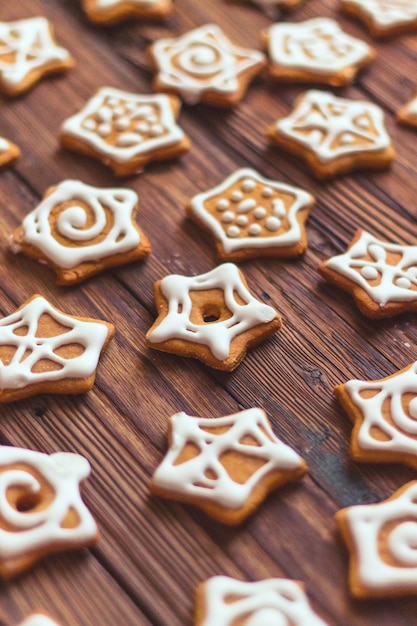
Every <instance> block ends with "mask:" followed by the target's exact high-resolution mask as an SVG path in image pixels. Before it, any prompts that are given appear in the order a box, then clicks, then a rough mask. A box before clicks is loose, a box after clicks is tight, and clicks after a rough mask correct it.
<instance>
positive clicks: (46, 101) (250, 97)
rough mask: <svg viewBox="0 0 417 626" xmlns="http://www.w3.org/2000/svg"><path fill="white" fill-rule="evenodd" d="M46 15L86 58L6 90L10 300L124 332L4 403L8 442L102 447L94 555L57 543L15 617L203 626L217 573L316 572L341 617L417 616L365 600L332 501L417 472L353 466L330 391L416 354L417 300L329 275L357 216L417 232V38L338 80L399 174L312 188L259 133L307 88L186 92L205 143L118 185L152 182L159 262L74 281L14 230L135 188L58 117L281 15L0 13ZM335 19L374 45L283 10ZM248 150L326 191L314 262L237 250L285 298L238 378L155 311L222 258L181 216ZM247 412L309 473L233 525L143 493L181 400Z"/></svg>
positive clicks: (4, 610) (313, 226) (248, 11)
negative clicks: (95, 362)
mask: <svg viewBox="0 0 417 626" xmlns="http://www.w3.org/2000/svg"><path fill="white" fill-rule="evenodd" d="M36 15H45V16H46V17H48V18H50V19H51V20H52V22H53V24H54V25H55V29H56V33H57V38H58V40H59V42H60V43H61V44H62V45H64V46H66V47H67V48H68V49H69V50H70V51H71V52H72V54H73V56H74V58H75V61H76V66H75V67H74V69H73V70H71V71H70V72H68V73H67V74H66V75H63V76H60V77H56V78H51V79H47V80H44V81H42V82H41V83H40V84H39V85H38V86H36V88H34V89H33V90H31V91H30V92H29V93H27V94H26V95H25V96H23V97H19V98H15V99H8V98H3V99H2V101H1V118H0V134H1V135H3V136H5V137H8V138H9V139H11V140H13V141H15V142H16V143H17V144H18V145H19V146H20V147H21V149H22V157H21V158H20V159H19V161H18V162H17V163H16V165H15V166H14V167H12V168H8V169H6V170H4V171H2V173H1V175H0V210H1V216H2V219H1V221H0V242H1V245H0V248H1V252H0V254H1V267H2V272H1V275H0V287H1V290H0V312H1V314H2V315H8V314H10V313H11V312H13V311H14V310H15V308H16V307H17V306H19V305H20V304H21V303H22V302H23V301H24V300H26V299H27V298H28V297H30V296H31V295H33V294H34V293H41V294H43V295H44V296H45V297H47V298H48V299H50V300H51V302H52V303H54V304H55V305H56V306H58V307H59V308H61V309H63V310H65V311H67V312H68V313H73V314H80V315H85V316H89V317H98V318H102V319H106V320H109V321H112V322H113V323H114V324H115V326H116V329H117V332H116V336H115V339H114V341H113V342H112V344H111V345H110V347H109V348H108V350H107V352H106V353H105V355H104V357H103V358H102V360H101V363H100V365H99V369H98V375H97V380H96V385H95V387H94V388H93V390H92V391H90V392H89V393H87V394H84V395H81V396H77V397H66V396H52V395H51V396H49V395H44V396H38V397H34V398H31V399H29V400H25V401H20V402H16V403H14V404H10V405H3V406H2V407H1V409H0V412H1V421H0V441H1V443H2V444H7V445H14V446H21V447H28V448H31V449H35V450H41V451H44V452H48V453H51V452H53V451H57V450H66V451H76V452H79V453H81V454H83V455H85V456H86V457H87V458H88V459H89V461H90V463H91V465H92V476H91V478H90V479H89V480H88V482H87V483H86V485H85V489H84V491H83V493H84V498H85V501H86V502H87V504H88V506H89V508H90V509H91V511H92V512H93V514H94V516H95V517H96V519H97V521H98V523H99V526H100V530H101V541H100V542H99V543H98V545H97V547H95V548H94V549H92V550H90V551H87V550H81V551H79V552H73V553H63V554H60V555H58V556H56V557H50V558H46V559H44V560H43V561H42V562H40V563H39V564H38V565H37V566H35V567H34V568H32V569H31V570H30V571H28V572H27V573H26V574H25V575H23V576H20V577H18V578H16V579H14V580H12V581H11V582H8V583H1V600H0V622H1V624H2V626H3V624H4V626H14V625H15V624H17V623H18V622H19V621H20V620H22V619H23V618H24V617H25V616H27V615H28V614H29V613H30V612H31V611H33V610H39V609H43V610H46V611H48V612H49V613H50V614H51V615H52V616H53V617H55V618H56V619H57V620H58V621H60V622H62V625H63V626H78V625H79V626H116V625H117V626H119V625H123V626H138V625H139V624H140V625H144V626H145V625H149V624H152V625H153V626H179V625H185V624H191V623H192V614H193V604H194V600H193V594H194V589H195V587H196V585H197V584H198V583H200V582H202V581H204V580H206V579H207V578H208V577H210V576H213V575H217V574H227V575H230V576H234V577H237V578H241V579H245V580H258V579H262V578H269V577H275V576H276V577H288V578H293V579H297V580H302V581H304V582H305V584H306V590H307V592H308V595H309V598H310V599H311V601H312V603H313V605H314V607H315V608H316V610H317V612H318V613H319V614H320V615H321V616H322V617H323V619H325V620H327V621H328V622H329V624H337V625H339V626H370V625H378V626H402V625H404V626H405V625H407V626H411V625H414V624H416V623H417V617H416V615H417V601H416V600H415V599H412V598H407V599H399V600H381V601H354V600H352V599H351V597H350V594H349V591H348V587H347V566H348V557H347V552H346V550H345V547H344V545H343V544H342V541H341V539H340V537H339V535H338V533H337V531H336V529H335V523H334V514H335V513H336V511H337V510H338V509H340V508H342V507H344V506H348V505H351V504H356V503H373V502H377V501H380V500H382V499H385V498H386V497H388V496H389V495H391V493H392V492H393V491H394V490H395V489H396V488H398V487H400V486H401V485H402V484H404V483H405V482H406V481H408V480H412V479H413V478H415V472H413V471H412V470H411V469H407V468H406V467H403V466H399V465H385V466H383V465H373V464H367V465H364V464H359V463H356V462H353V461H352V460H350V458H349V454H348V448H349V439H350V432H351V424H350V421H349V419H348V418H347V416H346V415H344V414H343V413H342V410H341V408H340V407H339V406H338V404H337V403H336V402H335V400H334V399H333V396H332V390H333V387H334V386H335V385H336V384H337V383H340V382H345V381H346V380H348V379H350V378H364V379H376V378H380V377H383V376H387V375H389V374H391V373H393V372H395V371H396V370H397V369H400V368H402V367H404V366H406V365H408V364H409V363H411V362H413V361H414V360H415V359H416V350H415V342H416V341H417V326H416V324H415V322H414V316H412V315H408V316H402V317H398V318H395V319H392V320H387V321H382V322H378V323H373V322H370V321H368V320H367V319H365V318H364V317H363V316H362V315H361V314H360V313H359V312H358V310H357V309H356V307H355V305H354V303H353V301H352V299H351V298H350V297H349V296H348V295H346V294H344V293H342V292H340V291H338V290H336V289H335V288H333V287H331V286H330V285H329V284H326V283H324V282H323V280H321V279H320V277H319V275H318V273H317V270H316V267H317V264H318V263H319V261H320V260H322V259H323V258H327V257H328V256H330V255H332V254H335V253H337V252H339V251H342V250H344V249H345V247H346V245H347V243H348V242H349V240H350V239H351V237H352V235H353V233H354V231H355V230H356V229H357V228H358V227H363V228H365V229H368V230H370V231H371V232H372V233H373V234H375V235H376V236H379V237H381V238H385V239H387V240H392V241H396V242H403V243H414V242H415V236H416V223H415V214H416V208H415V197H416V191H415V189H416V185H417V182H416V181H417V179H416V176H417V166H416V157H417V148H416V134H415V132H413V131H412V130H410V129H407V128H405V127H400V126H399V125H398V124H397V123H396V121H395V116H394V114H395V111H396V110H397V109H398V107H399V106H400V105H401V104H403V103H404V102H405V101H406V100H408V99H409V98H411V97H412V95H414V87H415V85H414V83H413V80H414V76H415V67H416V65H417V43H416V41H417V40H416V37H415V34H414V35H408V36H401V37H397V38H395V39H392V40H390V41H383V42H380V43H375V48H376V51H377V58H376V60H375V61H374V62H373V63H372V65H371V66H370V67H369V69H367V70H366V71H364V72H363V73H361V75H360V77H359V79H358V80H357V81H356V82H355V84H354V85H353V86H351V87H348V88H345V89H343V90H337V93H340V94H343V95H347V96H348V97H361V98H365V99H369V100H371V101H373V102H375V103H377V104H379V105H380V106H381V107H383V109H384V110H385V112H386V123H387V127H388V129H389V132H390V134H391V136H392V139H393V143H394V145H395V148H396V150H397V157H396V159H395V162H394V164H393V166H392V167H391V169H390V170H389V171H384V172H372V171H368V172H364V173H357V174H355V175H348V176H344V177H340V178H338V179H336V180H334V181H331V182H328V183H325V184H321V183H318V182H316V181H315V180H314V179H313V178H312V177H311V176H310V175H309V174H308V173H307V172H306V168H305V167H304V166H303V165H302V164H301V162H300V161H299V160H296V159H295V158H291V157H289V156H287V155H286V154H283V153H282V152H280V150H277V149H276V148H273V147H269V146H268V143H267V140H266V138H265V134H264V132H265V128H266V126H267V125H268V124H270V123H271V122H273V121H274V120H276V119H278V118H279V117H281V116H283V115H285V114H287V112H288V111H289V110H290V109H291V106H292V103H293V101H294V98H295V96H296V95H297V94H298V93H301V91H302V90H303V88H304V87H303V86H301V87H300V86H296V87H292V86H285V85H282V84H276V83H274V82H272V81H270V80H269V79H268V78H266V77H259V78H258V79H257V80H255V81H254V83H253V84H252V86H251V88H250V89H249V91H248V93H247V96H246V97H245V99H244V101H243V102H242V103H241V104H239V106H237V107H236V108H234V109H233V110H230V111H227V110H217V109H213V108H209V107H205V106H198V105H197V106H195V107H188V106H184V107H183V111H182V113H181V116H180V123H181V126H182V127H183V128H184V130H185V131H186V132H187V134H188V135H189V136H190V138H191V140H192V142H193V146H192V149H191V151H190V152H189V153H188V154H187V155H186V156H184V157H183V158H182V159H180V160H174V161H170V162H166V163H161V164H158V165H151V166H149V167H148V168H147V169H146V171H145V173H144V174H142V175H138V176H136V177H131V178H129V179H128V180H126V181H122V182H123V184H124V183H125V184H126V186H128V187H130V188H132V189H134V190H135V191H137V192H138V194H139V196H140V212H139V218H138V221H139V224H140V226H141V227H142V228H143V230H144V232H145V233H146V234H147V235H148V237H149V239H150V240H151V243H152V253H151V255H150V257H149V258H148V259H147V260H146V261H144V262H139V263H136V264H133V265H131V266H128V267H124V268H121V269H117V270H115V271H109V272H106V273H103V274H101V275H99V276H97V277H95V278H93V279H91V280H89V281H87V282H85V283H84V284H82V285H80V286H77V287H73V288H59V287H56V286H55V285H54V280H53V275H52V273H51V272H50V271H49V270H46V269H44V268H43V267H42V266H40V265H38V264H37V263H36V262H34V261H31V260H29V259H27V258H25V257H23V256H22V255H19V256H13V255H12V254H11V253H10V252H9V251H8V237H9V235H10V233H11V232H12V231H13V230H14V228H15V227H16V226H17V225H18V224H19V223H20V221H21V219H22V218H23V217H24V216H25V215H26V214H27V213H28V212H29V211H30V210H31V209H32V208H34V207H35V206H36V204H37V203H38V201H39V199H40V198H41V196H42V194H43V193H44V191H45V190H46V188H47V187H48V186H50V185H53V184H55V183H57V182H59V181H61V180H63V179H65V178H79V179H81V180H83V181H84V182H87V183H90V184H94V185H97V186H111V185H113V186H114V185H120V183H121V181H120V180H117V179H115V178H114V176H113V175H112V174H111V172H110V171H109V170H107V169H106V168H105V167H104V166H102V165H101V164H99V163H98V162H96V161H94V160H92V159H90V158H87V157H81V156H78V155H76V154H75V153H71V152H69V151H66V150H63V149H60V148H59V146H58V142H57V134H58V130H59V127H60V125H61V123H62V122H63V120H64V119H65V118H66V117H68V116H69V115H71V114H73V113H74V112H76V111H77V110H78V109H79V108H81V107H82V106H83V104H84V102H85V101H86V100H87V99H88V98H89V97H90V96H91V95H93V93H94V92H95V90H96V89H97V88H99V87H102V86H104V85H109V86H114V87H119V88H122V89H125V90H128V91H133V92H138V93H149V92H150V90H151V87H150V85H151V79H152V74H151V72H150V69H149V66H148V60H147V56H146V52H145V50H146V46H147V44H148V43H149V42H150V41H152V40H154V39H157V38H160V37H163V36H168V35H171V34H172V35H179V34H182V33H184V32H186V31H187V30H190V29H191V28H193V27H196V26H199V25H202V24H205V23H207V22H215V23H218V24H220V25H221V26H222V27H223V28H224V30H225V32H226V33H227V34H228V35H229V36H230V37H231V39H232V40H233V41H235V42H236V43H239V44H241V45H247V46H250V47H255V48H259V47H260V31H261V29H262V28H265V27H266V26H267V25H268V24H269V23H270V22H271V20H270V19H269V18H268V17H267V16H266V15H265V14H263V13H262V12H261V11H260V10H259V9H257V8H255V7H254V6H253V5H250V4H245V3H242V4H239V3H235V2H230V1H227V0H210V1H209V2H203V1H200V2H198V1H197V2H192V1H191V0H176V2H175V10H174V12H173V15H172V16H171V17H170V18H169V19H168V20H166V22H165V23H160V24H158V23H153V24H143V23H142V24H141V23H137V22H136V23H134V22H129V23H126V24H122V25H119V26H117V27H113V28H100V27H93V26H91V25H89V24H88V23H87V22H86V19H85V17H84V15H83V12H82V10H81V8H80V6H79V2H78V1H74V0H61V1H59V0H57V1H54V2H52V0H20V1H19V2H7V3H6V2H3V3H2V6H1V7H0V19H2V20H12V19H19V18H24V17H28V16H36ZM320 15H326V16H332V17H336V18H337V19H339V20H340V22H341V24H342V25H343V26H344V27H345V29H346V30H347V31H348V32H349V33H351V34H353V35H356V36H359V37H361V38H363V39H365V40H368V41H370V38H369V36H368V34H367V32H366V31H365V29H364V28H362V26H361V25H360V24H359V23H355V21H353V20H352V19H350V18H347V17H345V16H344V15H342V14H341V13H340V11H339V7H338V3H337V1H336V0H334V1H333V2H332V1H330V0H310V1H309V2H306V3H305V4H304V5H303V6H302V7H301V8H299V9H297V10H296V11H294V12H293V13H291V14H288V19H294V20H295V21H299V20H302V19H305V18H308V17H313V16H320ZM248 165H249V166H252V167H254V168H255V169H257V170H259V171H260V172H261V173H262V174H263V175H264V176H267V177H270V178H276V179H278V180H282V181H285V182H288V183H293V184H296V185H298V186H300V187H303V188H305V189H307V190H309V191H310V192H311V193H313V194H314V195H315V196H316V198H317V204H316V207H315V208H314V210H313V212H312V214H311V217H310V219H309V222H308V226H307V231H308V239H309V249H308V251H307V253H306V254H305V256H304V257H303V258H302V259H299V260H296V261H280V260H272V259H269V260H266V259H259V260H255V261H251V262H247V263H245V264H244V265H243V264H242V268H243V270H244V273H245V275H246V277H247V280H248V283H249V285H250V287H251V289H252V291H253V293H254V294H255V295H256V296H257V297H258V298H260V299H261V300H263V301H265V302H267V303H268V304H271V305H272V306H274V307H275V308H276V309H277V310H279V311H280V313H281V314H282V316H283V321H284V324H283V329H282V331H281V332H279V333H278V334H277V335H275V336H274V337H273V338H272V339H270V340H268V341H267V342H266V343H264V344H262V345H260V346H259V347H257V348H256V349H254V350H252V351H251V352H250V354H249V355H248V356H247V358H246V359H245V360H244V362H243V363H242V364H241V365H240V366H239V367H238V369H237V370H236V371H235V372H233V373H231V374H225V373H221V372H218V371H214V370H211V369H209V368H207V367H204V366H203V365H201V364H200V363H199V362H197V361H193V360H190V359H183V358H179V357H176V356H172V355H167V354H164V353H161V352H157V351H152V350H150V349H148V348H147V347H146V346H145V339H144V337H145V333H146V331H147V329H148V328H149V327H150V325H151V323H152V321H153V319H154V317H155V309H154V301H153V283H154V281H155V280H157V279H159V278H162V277H163V276H165V275H166V274H170V273H180V274H184V275H193V274H199V273H202V272H205V271H208V270H209V269H211V268H213V267H214V266H215V265H217V263H218V261H217V259H216V256H215V253H214V248H213V246H212V243H211V241H209V240H208V238H207V237H206V236H205V234H204V233H203V232H202V231H200V230H199V229H198V228H197V227H196V226H195V225H194V224H192V223H191V222H190V221H189V220H188V219H187V218H186V217H185V213H184V205H185V203H186V201H187V199H188V198H190V197H191V196H193V195H194V194H195V193H197V192H199V191H203V190H206V189H208V188H210V187H213V186H214V185H216V184H218V183H219V182H220V181H221V180H222V179H223V178H224V177H225V176H226V175H227V174H228V173H231V172H232V171H233V170H234V169H236V168H237V167H241V166H248ZM252 406H260V407H262V408H264V410H265V411H266V412H267V414H268V415H269V417H270V419H271V422H272V424H273V427H274V430H275V432H276V433H277V434H278V436H280V437H281V438H282V439H283V440H284V441H285V442H286V443H288V444H289V445H291V446H292V447H293V448H294V449H295V450H296V451H297V452H299V453H300V454H301V455H302V456H303V457H304V458H305V460H306V461H307V463H308V466H309V473H308V474H307V476H306V477H305V478H304V479H302V480H301V481H299V482H298V483H297V484H291V485H289V486H286V487H285V488H283V489H281V490H280V491H277V492H275V493H273V494H271V495H270V496H269V497H268V498H267V500H266V501H265V503H264V504H263V505H262V506H261V507H260V509H259V510H258V511H257V512H256V514H255V515H253V517H252V518H251V519H250V520H249V521H248V522H247V523H245V524H244V525H243V526H242V527H238V528H228V527H223V526H221V525H220V524H218V523H215V522H213V521H211V520H210V519H209V518H208V517H206V516H205V515H204V514H202V513H201V512H199V511H198V510H196V509H194V508H192V507H188V506H183V505H181V504H176V503H171V502H168V501H162V500H160V499H157V498H154V497H150V496H149V492H148V483H149V478H150V476H151V475H152V473H153V471H154V469H155V468H156V466H157V465H158V463H159V462H160V460H161V459H162V457H163V454H164V452H165V450H166V427H167V420H168V417H169V416H170V415H171V414H173V413H175V412H177V411H182V410H184V411H186V412H187V413H189V414H191V415H201V416H207V417H215V416H220V415H227V414H230V413H233V412H235V411H238V410H240V409H244V408H248V407H252ZM306 626H308V625H306Z"/></svg>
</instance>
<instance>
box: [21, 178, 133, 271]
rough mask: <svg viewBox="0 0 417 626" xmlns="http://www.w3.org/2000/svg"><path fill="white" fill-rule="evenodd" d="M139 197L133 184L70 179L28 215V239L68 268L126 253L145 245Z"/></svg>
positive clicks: (25, 228) (24, 230)
mask: <svg viewBox="0 0 417 626" xmlns="http://www.w3.org/2000/svg"><path fill="white" fill-rule="evenodd" d="M137 202H138V197H137V195H136V193H135V192H134V191H131V190H130V189H98V188H96V187H91V186H90V185H86V184H84V183H82V182H80V181H76V180H66V181H64V182H62V183H60V184H59V185H57V187H56V188H55V190H54V191H53V192H52V193H51V194H49V195H48V196H47V197H46V198H45V199H44V200H43V201H42V202H41V204H40V205H39V206H38V207H37V208H36V209H34V211H32V212H31V213H29V214H28V215H27V216H26V217H25V219H24V220H23V224H22V239H23V241H24V242H25V243H27V244H31V245H33V246H35V247H36V248H38V249H39V250H41V251H42V252H43V254H44V255H45V257H46V258H48V259H49V260H50V261H52V262H53V263H55V264H56V265H58V266H59V267H62V268H67V269H70V268H73V267H76V266H77V265H79V264H81V263H84V262H86V261H95V260H99V259H103V258H105V257H108V256H111V255H114V254H122V253H124V252H127V251H129V250H132V249H134V248H135V247H136V246H137V245H138V244H139V240H140V237H139V233H138V231H137V229H136V228H135V226H134V224H133V223H132V213H133V211H134V209H135V207H136V205H137ZM106 213H109V214H110V215H107V214H106ZM89 216H90V222H91V223H88V219H89ZM91 216H92V219H91ZM87 223H88V226H87ZM109 223H110V227H109Z"/></svg>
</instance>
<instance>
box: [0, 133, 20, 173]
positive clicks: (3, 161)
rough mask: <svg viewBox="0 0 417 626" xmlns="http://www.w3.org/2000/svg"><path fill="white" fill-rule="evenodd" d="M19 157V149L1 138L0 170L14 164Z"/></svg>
mask: <svg viewBox="0 0 417 626" xmlns="http://www.w3.org/2000/svg"><path fill="white" fill-rule="evenodd" d="M19 156H20V150H19V148H18V147H17V146H16V145H15V144H14V143H12V142H11V141H9V140H8V139H4V137H0V168H1V167H4V166H5V165H8V164H9V163H12V162H13V161H15V160H16V159H17V158H18V157H19Z"/></svg>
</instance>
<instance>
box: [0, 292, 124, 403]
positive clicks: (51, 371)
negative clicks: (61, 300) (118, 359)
mask: <svg viewBox="0 0 417 626" xmlns="http://www.w3.org/2000/svg"><path fill="white" fill-rule="evenodd" d="M113 334H114V327H113V325H112V324H109V323H108V322H102V321H101V320H93V319H89V318H85V317H75V316H72V315H66V314H65V313H62V312H61V311H59V310H58V309H56V308H55V307H53V306H52V305H51V304H49V302H48V301H47V300H46V299H45V298H43V297H42V296H39V295H35V296H33V297H32V298H30V299H29V300H28V301H27V302H25V303H24V304H23V305H22V306H21V307H20V308H19V309H17V311H16V312H15V313H12V315H9V316H8V317H5V318H3V319H2V320H0V402H11V401H13V400H19V399H21V398H27V397H28V396H33V395H35V394H38V393H83V392H85V391H88V390H89V389H91V387H92V386H93V384H94V379H95V373H96V367H97V363H98V360H99V357H100V353H101V352H102V350H104V349H105V347H106V346H107V344H108V343H109V341H110V340H111V339H112V337H113Z"/></svg>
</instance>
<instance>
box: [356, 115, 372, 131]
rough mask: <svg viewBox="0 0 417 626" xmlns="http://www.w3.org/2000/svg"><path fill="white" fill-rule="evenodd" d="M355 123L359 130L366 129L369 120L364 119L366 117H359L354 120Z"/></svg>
mask: <svg viewBox="0 0 417 626" xmlns="http://www.w3.org/2000/svg"><path fill="white" fill-rule="evenodd" d="M355 122H356V124H357V125H358V126H360V127H361V128H368V126H369V120H368V118H367V117H366V115H360V116H359V117H357V118H356V120H355Z"/></svg>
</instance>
